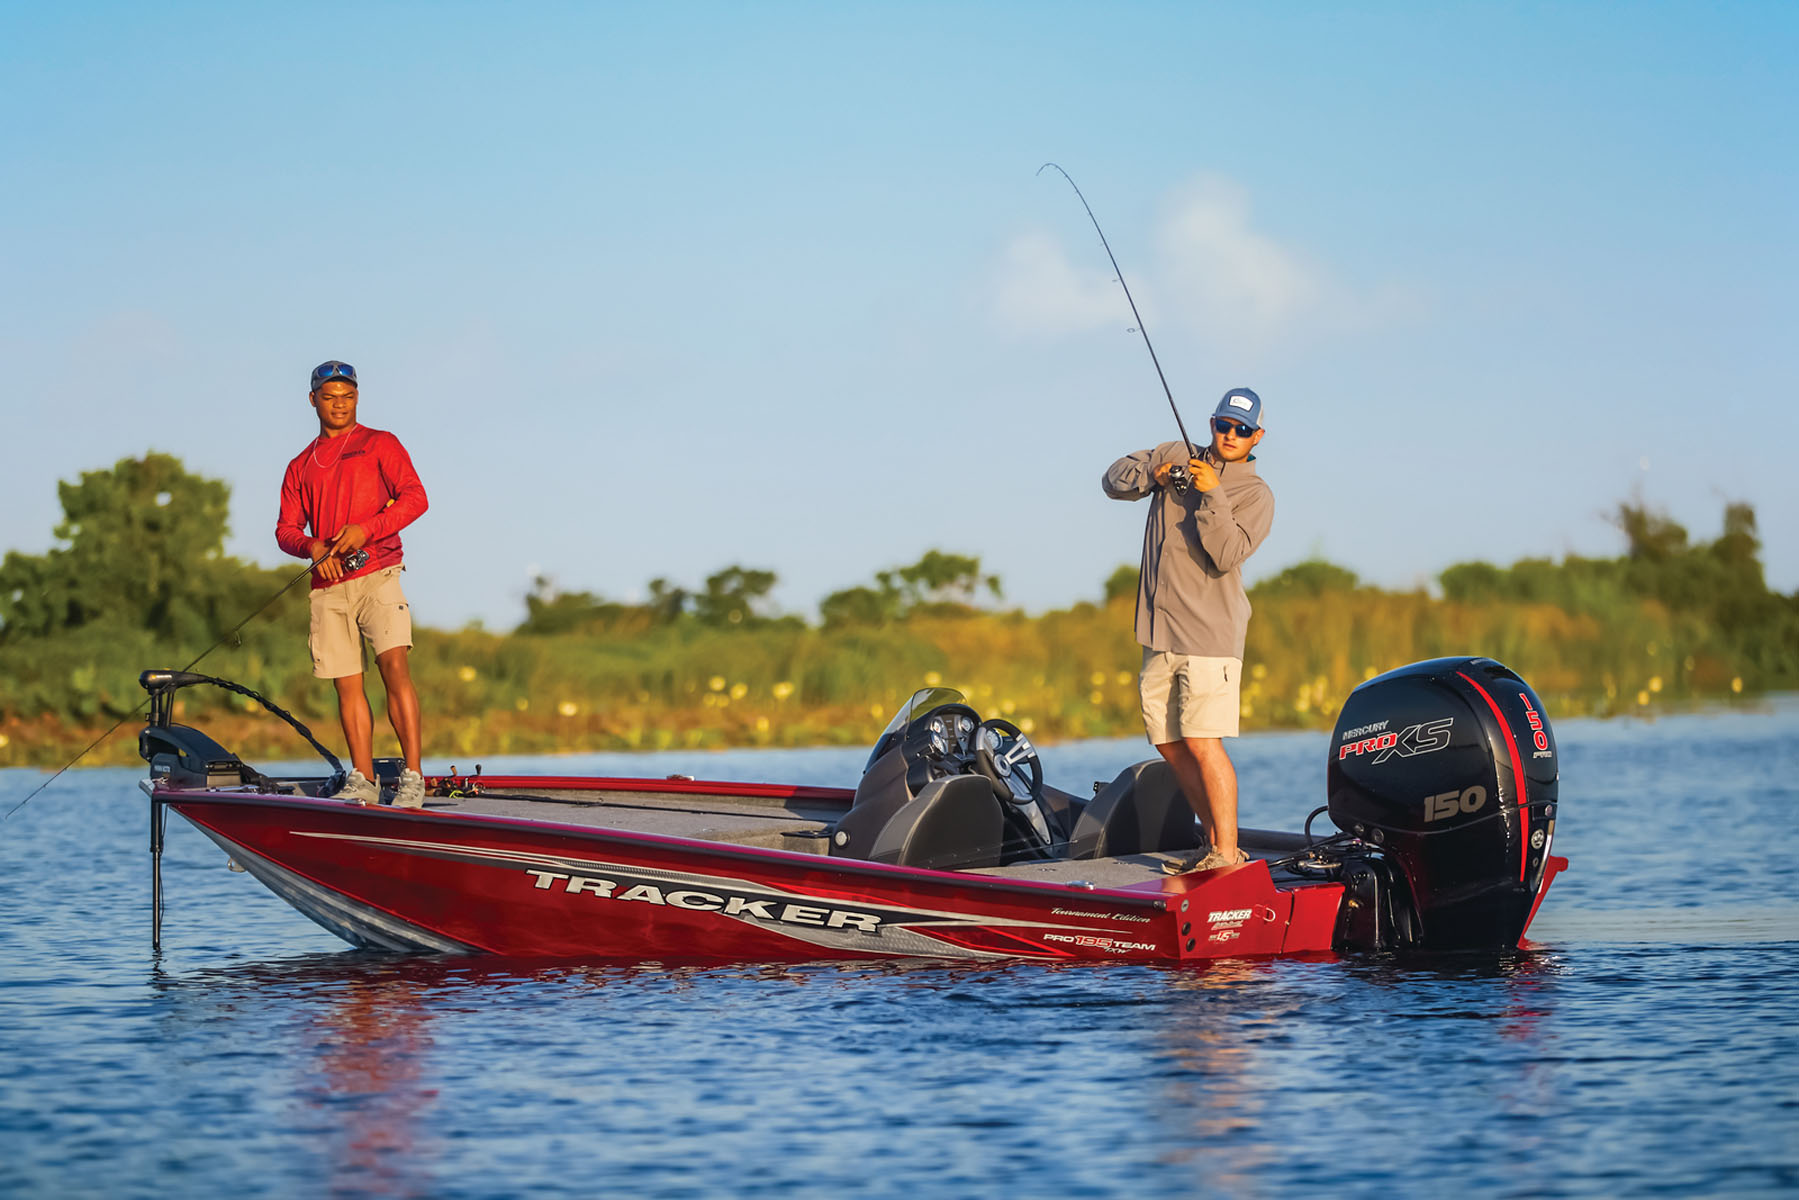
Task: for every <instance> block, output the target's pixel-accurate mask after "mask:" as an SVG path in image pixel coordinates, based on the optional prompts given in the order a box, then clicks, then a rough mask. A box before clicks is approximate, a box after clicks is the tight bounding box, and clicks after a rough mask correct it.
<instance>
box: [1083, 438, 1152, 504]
mask: <svg viewBox="0 0 1799 1200" xmlns="http://www.w3.org/2000/svg"><path fill="white" fill-rule="evenodd" d="M1161 450H1162V447H1160V446H1156V447H1154V448H1153V449H1150V450H1139V451H1137V452H1136V453H1135V454H1127V455H1125V456H1124V457H1123V458H1121V459H1119V460H1118V461H1117V462H1115V463H1113V464H1112V465H1111V466H1109V467H1107V468H1106V473H1105V474H1104V475H1103V476H1101V477H1100V481H1099V486H1100V487H1102V488H1104V489H1105V492H1106V495H1108V496H1110V497H1112V499H1114V500H1141V499H1143V497H1145V496H1147V495H1149V494H1150V493H1151V492H1153V491H1155V490H1156V470H1157V468H1158V467H1161V466H1164V465H1166V464H1164V463H1163V462H1161V461H1160V452H1161Z"/></svg>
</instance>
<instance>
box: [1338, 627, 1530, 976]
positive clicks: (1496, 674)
mask: <svg viewBox="0 0 1799 1200" xmlns="http://www.w3.org/2000/svg"><path fill="white" fill-rule="evenodd" d="M1330 745H1331V750H1330V755H1331V757H1330V766H1329V770H1328V772H1327V777H1328V778H1327V782H1328V788H1329V805H1328V810H1329V812H1330V817H1331V820H1332V821H1333V822H1334V823H1335V824H1336V825H1337V827H1338V828H1339V829H1341V830H1342V831H1343V832H1344V833H1345V834H1347V835H1349V836H1350V839H1352V840H1351V841H1350V848H1349V849H1348V850H1346V851H1345V852H1344V853H1343V854H1342V855H1341V876H1340V877H1341V879H1342V881H1343V884H1344V889H1345V896H1344V905H1343V910H1342V915H1341V917H1340V920H1339V925H1338V929H1337V942H1338V944H1339V945H1340V946H1343V947H1346V948H1354V949H1360V950H1394V949H1409V948H1415V949H1420V950H1508V949H1511V948H1513V947H1515V946H1516V945H1517V944H1518V941H1519V939H1520V938H1521V937H1523V935H1524V930H1525V927H1526V926H1527V925H1529V923H1530V919H1531V917H1532V915H1534V913H1535V912H1536V905H1537V901H1538V899H1539V898H1540V897H1541V895H1542V891H1543V888H1544V886H1545V885H1546V883H1547V882H1548V878H1549V877H1551V876H1553V874H1554V872H1555V871H1557V870H1559V869H1560V868H1561V867H1563V866H1565V865H1566V860H1565V859H1556V858H1552V857H1551V856H1550V853H1549V851H1550V847H1551V845H1552V843H1553V841H1554V839H1555V819H1556V807H1557V793H1556V789H1557V784H1558V782H1559V774H1560V772H1559V767H1558V759H1557V757H1556V749H1555V736H1554V734H1553V732H1552V731H1551V730H1550V728H1549V721H1548V719H1547V718H1546V717H1545V716H1544V715H1543V704H1542V701H1541V700H1539V699H1538V698H1537V695H1536V693H1535V692H1533V691H1532V690H1531V688H1530V685H1529V684H1527V683H1525V682H1524V680H1523V679H1522V678H1520V677H1519V675H1518V674H1517V673H1516V672H1515V671H1512V670H1510V669H1509V668H1507V667H1505V666H1502V665H1501V664H1499V663H1497V662H1495V661H1493V660H1492V659H1490V658H1439V659H1432V660H1430V661H1427V662H1420V663H1413V664H1412V665H1410V666H1406V667H1401V668H1399V669H1398V670H1395V671H1389V672H1387V673H1386V674H1385V675H1380V676H1377V677H1376V678H1374V679H1371V680H1369V681H1368V682H1367V683H1364V684H1363V685H1362V686H1360V687H1358V688H1357V689H1356V690H1355V691H1354V692H1352V693H1351V694H1350V696H1349V699H1348V701H1347V702H1346V703H1345V704H1344V705H1343V711H1342V713H1341V714H1340V715H1339V716H1338V717H1337V727H1336V730H1335V731H1334V732H1333V734H1332V735H1331V743H1330Z"/></svg>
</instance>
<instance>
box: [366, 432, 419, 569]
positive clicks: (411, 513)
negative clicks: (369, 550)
mask: <svg viewBox="0 0 1799 1200" xmlns="http://www.w3.org/2000/svg"><path fill="white" fill-rule="evenodd" d="M375 465H376V467H377V468H379V469H380V471H381V482H382V483H384V484H386V485H387V494H388V495H389V496H390V497H391V498H392V499H391V500H390V501H389V502H388V505H387V507H386V508H383V509H382V510H381V511H380V512H378V513H376V514H375V515H374V516H372V517H370V518H369V519H368V520H366V521H364V522H363V523H362V527H363V529H364V530H365V531H366V532H367V534H368V540H369V541H371V542H372V541H374V540H375V539H376V538H384V537H386V536H387V535H388V534H390V533H398V532H400V530H402V529H404V528H406V527H407V526H408V525H410V524H412V523H413V522H414V521H416V520H418V519H419V518H420V517H421V516H423V515H424V513H425V509H427V508H428V507H430V504H431V502H430V500H429V499H428V498H427V497H426V495H425V485H424V484H423V483H421V482H420V481H419V473H418V472H417V471H416V470H414V469H413V466H412V456H411V455H409V454H407V453H406V447H404V446H402V445H400V439H399V438H397V437H394V436H393V435H391V434H389V435H388V436H387V437H384V438H382V439H381V445H380V447H379V448H378V449H377V450H376V452H375Z"/></svg>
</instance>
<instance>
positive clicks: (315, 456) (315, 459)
mask: <svg viewBox="0 0 1799 1200" xmlns="http://www.w3.org/2000/svg"><path fill="white" fill-rule="evenodd" d="M354 432H356V430H355V428H354V427H352V428H350V429H347V430H345V431H344V432H343V433H342V434H341V435H340V436H338V437H335V438H328V437H326V436H325V435H324V434H322V433H321V434H320V435H319V436H318V437H317V438H315V439H314V440H313V443H312V465H313V466H315V467H317V468H318V469H319V470H321V471H329V470H330V469H331V468H332V467H335V466H336V465H337V464H338V463H340V462H342V461H343V460H344V452H345V451H347V450H349V448H350V443H349V440H348V439H349V436H350V435H351V434H352V433H354ZM332 441H342V442H343V443H344V444H343V445H341V446H339V447H338V448H337V457H336V458H334V459H332V460H331V462H330V464H329V465H327V464H325V463H322V462H320V461H319V443H320V442H332Z"/></svg>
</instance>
